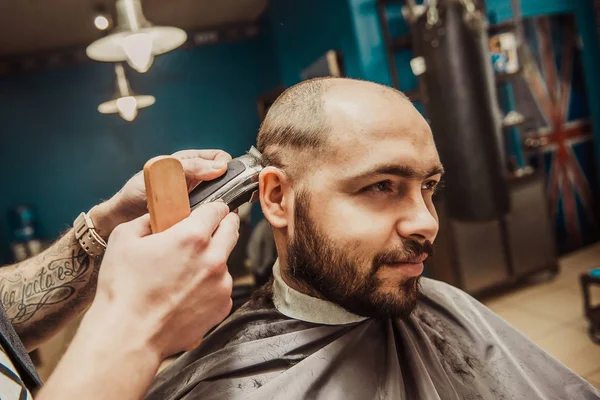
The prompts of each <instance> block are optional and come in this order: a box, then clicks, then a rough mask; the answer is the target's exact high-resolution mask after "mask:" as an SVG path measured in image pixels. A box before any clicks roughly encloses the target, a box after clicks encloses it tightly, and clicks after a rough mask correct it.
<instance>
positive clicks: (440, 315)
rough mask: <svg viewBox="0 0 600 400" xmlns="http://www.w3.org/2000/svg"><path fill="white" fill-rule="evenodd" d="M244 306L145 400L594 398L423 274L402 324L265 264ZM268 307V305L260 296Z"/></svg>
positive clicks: (570, 375) (538, 352)
mask: <svg viewBox="0 0 600 400" xmlns="http://www.w3.org/2000/svg"><path fill="white" fill-rule="evenodd" d="M273 273H274V279H275V280H274V282H273V284H272V285H271V287H269V288H268V289H271V290H265V289H264V288H263V289H261V291H262V292H263V293H262V299H260V298H257V299H255V300H253V301H251V302H250V303H248V304H246V305H244V306H243V307H242V308H241V309H240V310H238V311H237V312H236V313H234V314H233V315H232V316H231V317H230V318H228V319H227V320H226V321H225V322H224V323H223V324H221V326H220V327H219V328H218V329H217V330H216V331H215V332H213V333H212V334H211V335H210V336H209V337H208V338H206V340H205V341H204V342H203V343H202V344H201V345H200V347H198V348H197V349H195V350H193V351H191V352H188V353H186V354H184V355H183V356H181V357H180V358H179V359H178V360H177V361H175V362H174V363H173V364H171V365H170V366H169V367H167V368H166V369H165V370H164V371H162V373H161V374H159V376H158V377H157V380H156V381H155V382H154V384H153V386H152V387H151V389H150V391H149V393H148V394H147V397H146V399H149V400H166V399H198V400H210V399H260V400H267V399H285V400H292V399H323V400H335V399H357V400H359V399H360V400H371V399H408V400H415V399H424V400H435V399H457V400H459V399H460V400H470V399H493V400H497V399H506V400H508V399H515V400H534V399H557V400H558V399H560V400H566V399H578V400H583V399H598V398H600V394H599V393H598V391H596V389H595V388H594V387H593V386H591V385H590V384H588V383H587V382H586V381H585V380H583V379H582V378H581V377H579V376H578V375H577V374H575V373H574V372H572V371H571V370H569V369H568V368H567V367H566V366H564V365H563V364H561V363H560V362H559V361H557V360H556V359H554V358H552V357H551V356H550V355H548V354H547V353H546V352H544V350H542V349H541V348H540V347H538V346H537V345H535V344H534V343H533V342H531V341H530V340H529V339H527V338H526V337H525V336H523V335H522V334H521V333H519V332H517V331H516V330H515V329H513V328H512V327H511V326H509V325H508V324H507V323H506V322H505V321H503V320H502V319H501V318H500V317H498V316H497V315H496V314H494V313H493V312H492V311H490V310H489V309H487V308H486V307H485V306H483V305H482V304H481V303H479V302H477V301H476V300H475V299H473V298H472V297H470V296H469V295H467V294H466V293H464V292H462V291H460V290H458V289H456V288H453V287H451V286H449V285H446V284H444V283H441V282H437V281H434V280H431V279H426V278H423V279H422V280H421V282H422V299H421V300H420V302H419V305H418V307H417V309H416V310H415V311H414V312H413V314H412V315H411V317H410V318H408V319H407V320H392V319H386V320H376V319H371V318H363V317H360V316H357V315H354V314H351V313H349V312H348V311H346V310H345V309H343V308H341V307H339V306H337V305H336V304H333V303H330V302H327V301H323V300H320V299H316V298H314V297H309V296H306V295H304V294H302V293H299V292H297V291H295V290H294V289H292V288H290V287H289V286H287V285H286V284H285V282H284V281H283V280H282V279H281V276H280V274H279V268H278V265H277V264H276V265H275V267H274V270H273ZM270 300H272V301H270Z"/></svg>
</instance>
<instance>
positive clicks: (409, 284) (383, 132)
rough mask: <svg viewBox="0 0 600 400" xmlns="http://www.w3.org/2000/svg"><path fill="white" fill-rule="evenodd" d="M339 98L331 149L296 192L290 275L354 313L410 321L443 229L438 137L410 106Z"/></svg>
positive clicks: (386, 99)
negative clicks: (437, 199)
mask: <svg viewBox="0 0 600 400" xmlns="http://www.w3.org/2000/svg"><path fill="white" fill-rule="evenodd" d="M340 95H341V98H339V99H338V101H329V102H327V103H326V107H327V109H328V115H329V116H330V121H331V124H332V126H333V127H334V128H333V130H334V131H333V133H332V136H331V138H332V140H331V142H330V143H331V147H332V151H331V153H330V155H329V156H328V159H327V160H320V161H319V162H318V163H317V165H316V166H315V167H314V168H312V169H311V172H310V173H308V174H306V175H309V176H307V177H304V178H303V179H302V181H301V182H298V185H297V186H296V188H295V189H294V190H295V194H294V218H293V224H290V230H289V232H290V236H289V237H288V245H287V251H286V253H287V265H288V267H289V272H288V273H289V274H290V276H291V278H292V279H294V280H296V281H297V282H298V283H300V284H301V285H302V286H305V287H306V286H308V287H310V288H312V289H314V290H315V291H317V292H318V294H320V295H321V296H323V297H324V298H326V299H328V300H330V301H333V302H335V303H338V304H340V305H342V306H343V307H345V308H346V309H348V310H350V311H352V312H354V313H356V314H359V315H364V316H369V317H397V318H405V317H408V315H410V313H411V312H412V310H413V309H414V308H415V306H416V303H417V299H418V294H419V293H418V292H419V284H418V283H419V278H420V275H421V273H422V272H423V261H424V259H425V258H426V256H427V255H429V254H430V253H431V251H432V242H433V241H434V239H435V237H436V235H437V232H438V219H437V214H436V212H435V208H434V206H433V201H432V196H433V194H434V191H435V188H436V186H437V185H438V183H439V181H440V179H441V175H442V167H441V164H440V161H439V157H438V154H437V151H436V148H435V145H434V142H433V136H432V134H431V131H430V129H429V126H428V125H427V123H426V122H425V121H424V120H423V118H422V117H421V115H420V114H419V113H418V111H416V110H415V109H414V107H413V106H412V105H411V104H410V103H408V102H407V101H404V100H401V99H397V98H393V97H390V96H389V95H385V96H382V95H371V97H369V94H368V93H367V94H366V95H363V98H362V101H361V106H360V107H356V104H355V103H353V102H352V101H346V102H345V101H344V99H345V98H348V97H347V96H346V97H344V95H343V93H342V94H340Z"/></svg>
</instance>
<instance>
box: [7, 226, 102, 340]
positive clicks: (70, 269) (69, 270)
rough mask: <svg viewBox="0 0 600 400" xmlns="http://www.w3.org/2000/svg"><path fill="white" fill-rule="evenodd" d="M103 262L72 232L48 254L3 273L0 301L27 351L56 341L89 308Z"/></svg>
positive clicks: (47, 251)
mask: <svg viewBox="0 0 600 400" xmlns="http://www.w3.org/2000/svg"><path fill="white" fill-rule="evenodd" d="M100 262H101V260H100V259H99V258H97V259H91V258H90V257H89V256H88V255H87V254H86V253H85V252H84V251H83V249H81V247H80V246H79V243H77V241H76V240H75V237H74V234H73V232H69V233H68V234H67V235H65V236H64V237H63V238H61V239H60V240H59V241H58V242H57V243H55V244H54V245H53V246H51V247H50V248H49V249H48V250H46V251H45V252H44V253H42V254H40V255H38V256H37V257H34V258H31V259H29V260H26V261H24V262H22V263H20V264H16V265H14V266H12V267H8V268H11V271H10V272H7V273H3V274H0V301H1V302H2V305H3V307H4V309H5V311H6V314H7V315H8V317H9V319H10V321H11V322H12V324H13V326H14V327H15V330H16V331H17V333H18V334H19V336H20V337H21V340H22V341H23V342H24V343H25V344H26V347H31V346H33V345H37V344H39V343H40V342H43V341H44V340H45V339H47V338H49V337H50V336H52V335H53V334H54V333H55V332H57V331H58V330H60V328H62V327H63V326H64V325H65V324H66V323H68V321H69V320H71V319H72V318H74V317H76V316H77V315H78V314H79V313H80V312H82V311H83V310H84V309H85V308H86V307H87V305H89V304H90V302H91V300H92V299H93V296H94V294H95V291H96V282H97V274H98V266H99V265H100ZM0 272H2V270H0Z"/></svg>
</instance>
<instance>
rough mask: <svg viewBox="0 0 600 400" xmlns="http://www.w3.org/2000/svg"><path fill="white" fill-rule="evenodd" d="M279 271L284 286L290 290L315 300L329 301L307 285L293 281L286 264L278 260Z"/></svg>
mask: <svg viewBox="0 0 600 400" xmlns="http://www.w3.org/2000/svg"><path fill="white" fill-rule="evenodd" d="M279 271H280V273H281V278H282V279H283V281H284V282H285V284H286V285H288V286H289V287H291V288H292V289H294V290H296V291H298V292H300V293H302V294H305V295H307V296H310V297H316V298H317V299H321V300H327V301H329V300H328V299H327V298H326V297H325V296H323V295H322V294H321V293H319V291H318V290H316V289H314V288H313V287H312V286H310V285H309V284H307V283H305V282H302V281H299V280H297V279H295V278H294V277H293V273H292V271H291V268H289V267H288V266H287V263H283V262H282V261H281V260H279Z"/></svg>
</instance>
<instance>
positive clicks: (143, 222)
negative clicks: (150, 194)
mask: <svg viewBox="0 0 600 400" xmlns="http://www.w3.org/2000/svg"><path fill="white" fill-rule="evenodd" d="M151 233H152V228H151V226H150V214H144V215H142V216H141V217H138V218H136V219H134V220H131V221H129V222H125V223H123V224H120V225H118V226H117V227H116V228H115V229H114V230H113V232H112V233H111V235H110V238H111V239H112V240H117V239H116V238H117V237H127V238H142V237H144V236H148V235H150V234H151Z"/></svg>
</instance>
